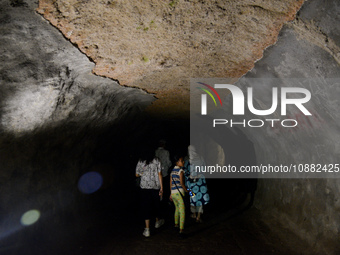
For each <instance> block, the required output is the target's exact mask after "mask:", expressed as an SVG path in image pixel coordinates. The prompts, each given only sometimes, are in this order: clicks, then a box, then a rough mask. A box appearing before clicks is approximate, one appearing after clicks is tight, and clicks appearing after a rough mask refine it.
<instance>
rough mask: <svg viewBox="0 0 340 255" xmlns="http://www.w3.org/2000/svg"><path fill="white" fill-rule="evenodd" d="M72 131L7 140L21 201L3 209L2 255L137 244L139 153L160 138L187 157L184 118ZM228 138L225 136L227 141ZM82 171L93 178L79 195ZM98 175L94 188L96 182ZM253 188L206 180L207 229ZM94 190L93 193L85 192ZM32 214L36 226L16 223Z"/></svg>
mask: <svg viewBox="0 0 340 255" xmlns="http://www.w3.org/2000/svg"><path fill="white" fill-rule="evenodd" d="M73 128H74V127H72V126H67V127H66V126H61V127H58V128H55V129H49V130H46V131H45V132H39V133H35V134H31V135H27V136H22V137H21V138H16V137H12V138H9V137H7V140H6V141H7V145H8V147H7V149H8V151H11V152H13V151H16V155H15V156H13V155H12V160H14V161H21V164H20V166H18V167H17V169H15V170H14V171H13V175H16V179H17V180H18V181H17V183H16V186H17V187H16V188H15V189H14V190H15V191H13V190H12V191H11V192H12V193H15V192H18V193H20V195H19V196H18V200H16V201H13V205H14V208H15V210H13V208H8V210H7V209H6V208H1V209H2V212H3V213H2V215H12V217H11V219H3V220H5V221H6V222H7V223H8V224H7V229H6V230H5V231H4V232H3V233H5V235H3V237H2V238H1V240H0V242H1V243H2V247H3V248H2V250H1V251H2V252H1V254H61V253H63V254H102V253H100V252H101V251H100V247H102V246H104V245H105V243H106V242H110V240H112V239H115V240H116V241H115V243H116V244H117V245H118V244H119V243H120V244H119V245H118V246H119V247H121V246H122V245H124V243H126V240H125V238H127V237H128V238H132V239H134V238H135V239H136V238H137V239H138V238H139V235H140V233H139V232H140V230H142V229H143V219H142V217H141V216H140V214H139V211H140V205H139V189H138V188H137V187H136V185H135V176H134V174H135V168H136V164H137V161H138V158H139V156H140V154H141V152H142V151H143V150H145V149H146V148H150V147H151V148H153V149H156V148H157V146H158V141H159V140H160V139H165V140H166V141H167V147H166V148H167V149H168V150H169V151H170V155H171V156H173V155H175V154H179V155H186V154H187V147H188V145H189V144H190V123H189V121H188V120H171V121H167V120H159V119H155V118H150V117H147V116H140V117H138V118H135V119H127V120H125V121H124V122H120V123H119V124H118V125H113V126H110V127H107V128H100V129H96V128H92V129H91V128H90V129H88V127H86V128H84V129H83V131H81V132H77V133H76V134H75V133H74V132H73ZM232 136H233V134H232V133H230V134H228V139H230V138H231V137H232ZM224 149H225V150H226V151H227V152H228V148H224ZM4 156H6V155H4ZM10 163H11V162H8V164H10ZM88 173H97V174H98V175H95V176H93V175H92V176H91V177H89V178H90V179H89V183H86V184H84V185H85V188H84V189H85V191H84V189H82V187H80V182H81V179H82V178H83V177H84V176H86V175H87V174H88ZM28 175H30V176H29V177H28ZM98 176H100V177H101V181H100V184H96V183H95V181H96V177H98ZM26 178H29V182H30V184H29V187H28V188H27V187H26V188H25V189H23V188H24V183H20V180H22V182H25V181H27V179H26ZM253 184H256V179H207V186H208V190H209V194H210V196H211V201H210V203H209V204H208V205H207V206H205V213H204V216H203V218H204V219H205V220H206V225H205V227H207V226H208V227H209V225H211V224H212V225H213V222H211V220H213V219H214V218H221V217H222V218H223V217H224V218H223V219H224V221H225V220H227V219H228V218H230V217H233V216H236V215H238V214H240V213H242V212H243V211H245V210H246V209H249V208H250V207H251V204H252V202H253V196H254V192H255V189H253V190H252V191H251V192H250V190H249V187H250V186H251V185H253ZM93 185H94V186H95V185H97V187H95V188H94V189H92V190H91V191H90V192H87V190H86V189H91V188H93V187H92V186H93ZM98 185H99V186H98ZM255 187H256V186H255ZM250 194H251V195H252V198H250V196H248V195H250ZM34 205H36V206H34ZM32 208H36V209H39V213H40V218H39V221H38V222H37V224H32V225H31V226H26V227H22V226H20V225H18V224H17V223H15V221H16V220H17V219H18V218H20V217H22V216H21V215H19V212H20V211H21V212H22V211H28V210H29V209H32ZM187 209H188V208H187ZM9 210H11V212H12V213H11V212H10V211H9ZM13 211H14V213H13ZM173 211H174V208H173V207H171V206H169V208H167V213H166V215H165V219H166V224H165V228H170V226H171V225H172V221H173ZM228 212H229V214H228V216H225V215H226V213H228ZM188 215H189V213H187V218H188V217H189V216H188ZM187 220H188V221H189V222H190V219H189V218H188V219H187ZM190 224H191V223H189V226H190ZM203 229H204V228H203ZM131 231H133V232H135V233H133V234H131ZM195 231H198V233H199V231H204V230H202V229H196V230H195ZM195 231H194V232H193V233H192V234H191V235H192V236H193V238H194V236H195V233H196V232H195ZM119 233H121V234H119ZM160 236H161V233H160ZM18 240H19V242H18ZM119 241H120V242H119ZM58 243H63V245H62V246H60V245H58ZM28 246H29V247H30V249H29V250H27V247H28ZM103 254H105V253H103ZM127 254H129V252H128V251H127Z"/></svg>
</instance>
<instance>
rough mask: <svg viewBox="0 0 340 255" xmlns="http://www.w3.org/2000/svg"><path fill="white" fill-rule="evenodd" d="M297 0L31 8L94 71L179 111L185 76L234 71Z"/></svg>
mask: <svg viewBox="0 0 340 255" xmlns="http://www.w3.org/2000/svg"><path fill="white" fill-rule="evenodd" d="M302 3H303V0H285V1H281V0H271V1H264V0H242V1H239V0H231V1H221V0H218V1H212V0H210V1H197V0H191V1H190V0H189V1H183V0H173V1H158V0H147V1H122V0H121V1H113V0H105V1H83V0H40V1H39V7H38V9H37V11H38V12H39V13H40V14H42V15H43V16H44V17H45V18H46V19H47V20H49V21H50V22H51V23H52V24H53V25H54V26H55V27H57V28H58V29H59V30H60V31H61V32H62V33H63V34H64V36H65V37H66V38H68V39H69V40H71V42H72V43H74V44H75V45H77V46H78V47H79V49H80V50H81V51H82V52H84V53H85V54H86V55H87V56H88V57H89V58H90V59H91V60H93V61H94V63H95V67H94V69H93V72H94V73H95V74H97V75H100V76H105V77H110V78H113V79H115V80H117V81H118V82H119V83H120V84H121V85H126V86H130V87H138V88H142V89H144V90H146V91H147V92H149V93H154V94H155V95H156V97H157V98H159V99H160V100H157V101H156V102H154V103H153V105H152V106H151V107H150V108H149V111H150V112H153V113H156V114H157V113H162V114H164V113H165V112H167V113H168V114H170V115H171V114H172V115H176V116H178V115H181V114H182V115H186V114H187V113H188V112H189V81H190V78H197V77H204V78H208V77H224V78H235V79H237V78H239V77H241V76H242V75H243V74H245V73H246V72H247V71H249V70H250V69H251V68H252V67H253V66H254V63H255V62H256V61H257V60H258V59H260V58H261V57H262V54H263V50H264V49H265V48H266V47H268V46H269V45H271V44H273V43H275V41H276V39H277V36H278V33H279V31H280V29H281V27H282V25H283V24H284V23H285V22H287V21H289V20H292V19H294V17H295V14H296V12H297V10H298V9H299V8H300V7H301V5H302Z"/></svg>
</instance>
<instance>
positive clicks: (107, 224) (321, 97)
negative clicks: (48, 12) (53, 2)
mask: <svg viewBox="0 0 340 255" xmlns="http://www.w3.org/2000/svg"><path fill="white" fill-rule="evenodd" d="M36 7H37V4H36V2H34V1H2V2H1V10H2V12H1V19H0V22H1V25H2V30H1V33H2V35H3V36H2V37H1V47H2V49H3V51H2V52H1V57H2V62H1V86H0V100H1V101H0V102H1V103H0V116H1V118H0V120H1V128H0V153H1V154H0V156H1V157H0V169H1V180H0V181H1V188H0V190H1V192H0V215H1V221H0V222H1V232H0V233H1V236H0V237H1V240H0V242H1V246H0V253H1V254H30V253H31V254H39V253H40V254H53V253H54V254H61V253H62V254H67V253H68V254H86V253H88V254H96V253H98V254H100V252H102V253H103V254H121V253H128V252H131V251H133V252H134V253H137V251H141V250H143V251H145V252H147V251H148V247H149V245H150V243H152V244H155V243H156V242H149V241H146V242H144V241H145V240H144V239H141V237H142V236H141V233H140V228H143V226H142V224H141V225H138V224H140V221H139V220H138V219H136V217H135V216H134V215H135V213H136V211H135V210H133V209H131V208H136V207H134V206H135V205H136V204H134V203H131V200H133V199H137V198H136V196H135V195H134V188H132V187H133V182H134V179H133V178H132V177H130V172H129V171H131V172H133V171H132V169H133V168H134V167H135V166H134V165H135V163H134V159H133V158H137V155H138V150H142V149H143V146H142V145H140V144H139V142H141V143H143V142H146V141H148V139H147V138H148V137H154V134H157V136H158V135H159V136H165V135H164V134H163V133H162V132H160V130H161V129H164V130H168V133H170V134H174V135H171V136H169V137H168V138H167V137H165V138H166V139H168V140H169V144H172V145H171V146H170V148H171V149H172V150H173V149H175V147H176V146H175V145H174V144H175V143H174V141H175V140H176V139H177V136H178V134H177V133H183V134H184V133H187V130H186V129H187V123H185V122H186V121H183V120H182V119H176V118H175V119H174V120H172V121H165V120H161V119H158V120H157V118H156V119H153V120H152V119H149V118H146V117H145V116H144V115H143V114H142V113H143V112H144V110H145V109H146V107H148V106H149V105H150V104H153V102H155V100H156V98H155V97H154V95H152V94H150V93H148V92H146V91H143V90H140V89H138V88H127V87H124V86H121V85H120V84H119V83H118V82H116V81H114V80H111V79H107V78H103V77H98V76H95V75H93V74H92V73H91V72H92V69H93V68H94V63H92V62H91V61H89V59H88V58H87V57H86V56H85V55H83V54H82V53H80V52H79V50H78V49H77V48H76V47H74V45H72V44H71V43H70V42H69V41H67V40H65V38H64V37H63V36H62V35H61V34H60V33H59V32H58V31H57V30H56V29H55V28H53V27H52V26H51V25H50V24H49V23H47V22H46V21H45V20H44V19H43V18H42V17H40V16H39V15H37V14H36V13H35V12H34V9H35V8H36ZM254 8H256V9H257V10H259V11H260V12H262V11H265V12H267V11H266V10H262V8H261V7H259V6H257V7H254ZM338 10H339V6H338V2H337V1H333V0H328V1H318V0H316V1H306V2H305V4H304V5H303V8H302V9H301V10H300V12H299V13H298V14H297V18H296V19H295V20H294V21H292V22H291V23H286V24H285V25H284V27H283V29H282V30H281V32H280V35H279V37H278V41H277V42H276V44H275V45H274V46H273V47H269V48H268V49H266V51H265V54H264V57H263V58H262V59H261V60H259V61H258V62H256V64H255V67H254V68H253V69H252V71H251V72H249V73H248V76H250V77H253V78H256V77H293V78H296V77H298V78H301V77H302V78H305V77H312V78H320V77H321V78H325V79H326V78H333V79H337V78H339V73H340V72H339V57H338V55H339V54H338V53H339V27H338V26H337V24H338V22H337V21H338V19H337V18H338ZM238 15H241V16H242V15H244V14H243V13H242V14H241V13H239V14H238ZM250 41H251V40H250ZM240 52H242V50H237V54H236V56H237V55H238V54H239V53H240ZM144 63H145V62H144ZM144 63H142V64H144ZM251 64H253V61H252V62H251ZM242 67H244V66H242ZM247 67H248V66H247ZM175 69H176V70H180V67H178V66H176V67H175ZM166 70H168V69H166ZM242 70H244V69H242ZM181 75H182V74H180V75H179V76H181ZM166 77H169V76H166ZM170 77H173V76H171V75H170ZM143 82H145V83H148V79H147V78H146V79H144V80H143ZM168 82H169V83H171V79H170V78H169V79H168ZM181 82H182V80H181V81H178V83H181ZM239 85H240V87H241V88H242V89H243V90H244V86H243V87H242V85H241V84H239ZM259 89H262V90H263V92H265V91H266V90H267V89H268V87H266V86H263V87H259ZM308 89H309V90H310V91H311V92H312V95H313V98H312V101H311V103H312V105H310V106H308V108H309V107H311V108H312V109H313V119H312V120H313V121H312V122H311V123H309V122H307V121H306V122H305V123H304V124H303V125H301V126H300V127H299V128H298V129H296V130H295V132H285V130H283V129H275V130H268V129H259V130H257V131H254V130H249V129H243V130H242V132H243V134H244V135H245V137H246V138H247V139H249V140H250V141H251V142H252V144H253V146H254V149H255V152H256V161H257V162H266V163H268V162H269V163H276V162H281V161H284V162H289V163H290V162H295V163H299V162H301V160H304V161H308V162H314V163H322V164H329V163H330V162H331V163H336V162H337V161H338V159H339V158H340V155H339V148H340V147H339V141H340V139H339V133H338V130H339V115H338V109H339V104H338V102H339V100H338V94H339V93H338V92H339V91H338V85H336V83H334V84H333V85H332V86H321V85H317V86H313V87H308ZM156 102H159V101H157V100H156ZM174 102H175V101H174ZM186 103H187V102H186ZM258 104H259V105H260V106H262V107H264V106H268V105H267V101H266V100H263V101H262V99H261V98H259V100H258ZM153 105H154V106H155V105H157V103H154V104H153ZM259 105H258V106H259ZM168 106H170V107H171V104H170V105H168ZM181 106H182V105H180V107H178V105H177V106H176V107H178V108H179V109H181ZM227 106H228V104H227ZM157 107H158V109H160V111H159V112H160V113H161V114H162V110H163V108H162V106H160V105H159V104H158V106H157ZM178 108H176V111H177V109H178ZM264 108H265V107H264ZM292 117H295V115H294V114H293V115H292ZM296 118H297V119H299V120H300V119H301V116H298V115H297V117H296ZM146 120H148V121H150V123H145V121H146ZM175 123H176V124H175ZM179 123H180V124H179ZM182 123H184V124H183V126H181V124H182ZM158 127H162V128H158ZM174 130H175V131H176V132H177V133H176V134H175V133H173V131H174ZM178 130H179V131H178ZM131 134H133V135H131ZM157 139H158V137H157ZM187 139H188V138H183V140H181V143H182V145H183V147H185V146H187V144H188V140H187ZM136 141H139V142H138V143H137V142H136ZM184 141H186V142H184ZM136 143H137V144H138V146H137V147H136ZM215 143H217V144H218V141H215ZM130 149H131V151H133V153H132V154H130ZM137 149H138V150H137ZM224 150H225V151H226V153H225V154H226V155H225V158H228V156H229V157H230V155H232V153H233V151H228V149H227V148H226V149H224ZM127 154H129V155H131V156H132V158H128V159H126V158H125V157H126V155H127ZM112 155H117V157H114V156H112ZM118 155H119V157H118ZM122 161H126V162H127V164H129V168H128V169H129V171H126V172H122V171H119V169H118V170H117V168H124V167H126V164H125V163H124V162H122ZM112 169H113V170H114V171H111V170H112ZM87 172H98V173H100V175H96V174H94V175H84V174H86V173H87ZM118 173H119V174H121V173H123V176H121V177H126V176H128V177H126V178H120V179H122V180H124V182H120V183H117V182H114V181H115V180H116V178H117V175H118ZM88 177H90V179H95V180H96V181H95V183H94V185H93V186H92V185H89V187H87V186H86V185H85V186H86V188H84V187H83V186H82V185H81V184H83V182H84V183H87V182H86V180H88V179H87V178H88ZM119 177H120V176H119V175H118V178H119ZM214 181H216V180H211V182H214ZM237 182H238V181H236V180H226V182H225V183H223V184H221V183H218V184H216V185H210V187H211V190H212V192H213V193H215V195H216V197H217V195H220V197H224V195H225V188H229V187H230V188H231V189H232V187H233V186H234V187H235V186H237V187H240V186H242V185H233V183H235V184H236V183H237ZM121 187H123V188H124V187H131V190H128V191H126V193H125V192H124V195H121V193H122V190H121V189H119V188H121ZM339 187H340V186H339V179H336V178H321V179H296V180H291V179H270V180H264V179H259V180H258V182H257V189H256V194H255V200H254V207H252V208H251V209H250V210H247V211H245V212H244V215H245V217H241V218H237V217H234V218H233V219H232V220H228V219H229V218H228V216H230V215H228V211H227V214H226V217H218V215H216V214H213V213H214V212H215V213H216V212H219V210H220V209H221V208H220V207H221V206H222V207H223V206H225V207H228V205H232V206H234V205H235V206H236V205H237V204H238V203H239V202H241V201H243V200H244V199H249V198H246V197H245V196H244V195H243V194H241V193H237V194H240V196H239V200H236V201H230V202H231V203H230V204H223V203H219V204H218V206H215V207H214V206H211V208H207V212H210V213H211V214H210V215H211V216H212V217H210V218H209V217H207V219H213V220H214V221H213V222H212V221H210V222H209V224H210V223H212V224H210V225H209V226H210V228H209V227H208V226H207V225H203V227H202V228H201V227H197V226H195V225H192V224H189V226H190V227H188V229H190V228H191V229H193V230H194V233H195V240H196V238H199V240H201V241H203V243H204V246H202V247H200V248H202V249H203V248H207V249H209V251H210V250H212V249H213V248H219V247H221V249H222V248H223V251H225V250H228V251H232V252H230V253H232V254H253V253H254V249H253V247H255V246H254V245H255V244H256V245H258V244H262V245H263V246H261V247H259V246H256V247H257V248H258V252H259V253H260V254H261V253H262V254H266V253H269V252H273V251H274V252H276V253H277V254H292V253H294V252H296V253H298V254H299V253H302V254H304V253H305V254H313V253H316V254H338V253H339V251H340V248H339V242H338V239H339V238H338V237H339V231H340V230H339V208H340V207H339V199H338V195H339V193H340V188H339ZM98 188H100V189H98ZM214 189H215V190H214ZM221 189H223V190H222V192H221ZM117 190H118V191H119V193H118V195H117V193H115V192H116V191H117ZM236 191H237V190H236ZM228 195H229V194H228ZM233 197H238V196H233ZM125 198H128V199H125ZM130 199H131V200H130ZM107 201H110V202H111V201H112V203H107ZM245 201H246V202H248V201H249V200H245ZM117 205H119V207H120V208H123V209H121V210H119V209H117ZM211 205H214V203H213V201H212V203H211ZM215 205H216V204H215ZM234 208H235V207H234ZM223 209H224V208H223ZM228 209H230V208H226V210H228ZM252 209H255V211H256V210H257V212H260V213H261V214H260V216H261V217H257V216H256V213H254V210H253V211H252ZM234 212H235V211H234ZM236 212H237V210H236ZM222 215H224V214H222ZM126 218H129V219H128V220H126V221H124V220H123V219H126ZM253 219H254V221H252V220H253ZM256 219H261V220H264V221H266V222H267V223H266V224H267V225H266V224H261V223H260V222H261V221H260V220H259V221H257V220H256ZM255 220H256V221H255ZM131 222H132V223H135V224H132V223H131ZM248 226H250V227H248ZM268 226H269V227H268ZM274 226H275V227H274ZM116 229H121V230H122V232H119V231H116ZM238 230H239V232H237V231H238ZM138 231H139V232H138ZM169 231H170V230H169ZM291 232H293V234H294V235H291ZM162 233H163V234H164V235H156V236H155V239H154V240H158V241H160V240H161V238H160V237H161V236H163V237H164V236H165V237H166V238H167V239H166V240H174V239H171V238H172V236H171V233H170V232H166V231H165V232H162ZM280 234H281V235H282V234H283V235H286V236H291V237H292V236H294V238H288V237H287V238H286V237H283V238H281V239H280V238H279V237H277V236H280ZM207 236H211V237H214V239H213V240H212V242H211V243H209V242H208V241H211V239H207V238H206V237H207ZM215 237H216V238H215ZM259 237H263V238H260V239H258V238H259ZM124 240H128V241H129V242H128V245H125V244H126V243H124ZM176 240H177V239H176ZM221 240H222V241H221ZM226 240H227V241H226ZM294 240H295V242H294ZM190 241H192V239H189V241H188V242H190ZM282 243H288V246H289V247H290V248H292V249H294V251H291V249H289V247H284V245H282ZM50 244H55V246H51V245H50ZM105 244H109V245H108V246H106V245H105ZM171 244H172V243H171V242H170V244H169V242H161V246H162V247H163V248H162V247H155V246H153V247H154V248H155V250H156V251H157V252H158V253H161V251H164V250H165V249H171V247H172V246H171ZM181 245H182V247H184V248H187V247H189V246H190V248H191V245H188V243H187V242H186V241H183V242H182V243H181ZM51 247H53V248H54V249H51ZM164 247H165V248H164ZM308 247H312V250H308ZM299 249H300V250H301V249H302V251H301V252H299ZM189 251H191V250H189ZM189 251H188V253H189ZM223 251H222V252H223ZM197 252H198V251H197ZM216 253H217V254H219V253H218V252H217V251H216ZM207 254H208V252H207ZM220 254H221V251H220Z"/></svg>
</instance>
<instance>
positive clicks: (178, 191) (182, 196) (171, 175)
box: [170, 174, 184, 199]
mask: <svg viewBox="0 0 340 255" xmlns="http://www.w3.org/2000/svg"><path fill="white" fill-rule="evenodd" d="M170 175H171V178H172V181H173V182H174V183H175V185H176V188H177V190H178V192H179V194H181V197H182V198H183V199H184V197H183V195H182V193H181V191H180V190H179V188H178V186H177V183H176V182H175V180H174V177H173V176H172V174H170Z"/></svg>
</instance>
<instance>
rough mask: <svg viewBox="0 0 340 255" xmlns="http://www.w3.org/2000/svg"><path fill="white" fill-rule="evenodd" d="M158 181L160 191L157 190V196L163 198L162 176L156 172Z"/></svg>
mask: <svg viewBox="0 0 340 255" xmlns="http://www.w3.org/2000/svg"><path fill="white" fill-rule="evenodd" d="M158 179H159V183H160V185H161V189H160V190H159V195H160V196H161V197H162V196H163V176H162V172H158Z"/></svg>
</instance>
